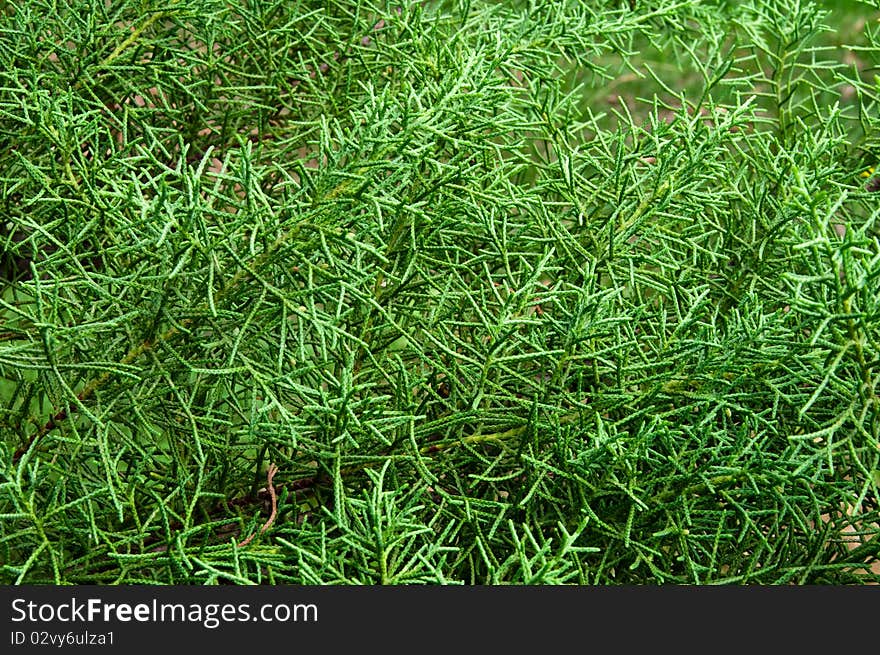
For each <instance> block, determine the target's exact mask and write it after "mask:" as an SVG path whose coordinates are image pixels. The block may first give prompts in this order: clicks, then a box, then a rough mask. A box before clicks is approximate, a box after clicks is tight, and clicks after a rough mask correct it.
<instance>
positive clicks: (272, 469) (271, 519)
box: [238, 464, 278, 548]
mask: <svg viewBox="0 0 880 655" xmlns="http://www.w3.org/2000/svg"><path fill="white" fill-rule="evenodd" d="M277 472H278V467H277V466H275V464H269V470H268V471H266V483H267V486H268V487H269V498H270V500H271V502H272V512H271V514H269V518H268V520H267V521H266V522H265V523H263V527H261V528H260V534H263V533H264V532H265V531H266V530H268V529H269V527H270V526H271V525H272V524H273V523H274V522H275V517H276V516H277V515H278V496H276V495H275V486H274V485H273V484H272V478H274V477H275V474H276V473H277ZM255 536H257V533H256V532H254V533H253V534H252V535H251V536H250V537H248V538H247V539H245V540H244V541H242V542H241V543H240V544H238V547H239V548H243V547H244V546H247V545H248V544H249V543H250V542H251V541H253V538H254V537H255Z"/></svg>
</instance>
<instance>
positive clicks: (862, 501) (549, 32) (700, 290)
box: [0, 0, 880, 584]
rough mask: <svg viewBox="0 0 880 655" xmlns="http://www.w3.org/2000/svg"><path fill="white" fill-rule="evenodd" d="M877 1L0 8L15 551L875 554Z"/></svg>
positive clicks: (513, 575) (8, 437) (619, 572)
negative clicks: (273, 470)
mask: <svg viewBox="0 0 880 655" xmlns="http://www.w3.org/2000/svg"><path fill="white" fill-rule="evenodd" d="M843 5H846V6H845V7H844V6H843ZM856 5H858V6H856ZM878 15H880V14H878V11H876V10H874V9H872V8H871V7H868V6H867V4H866V3H830V2H823V3H820V4H819V5H816V4H811V3H806V2H800V1H799V0H786V1H782V2H777V1H775V0H774V1H772V2H771V1H769V0H766V1H765V0H750V1H747V2H727V1H724V0H719V1H717V2H699V3H697V2H685V1H679V0H652V1H648V0H638V2H633V3H631V2H574V1H569V2H531V1H529V2H525V1H523V2H490V1H485V0H472V1H470V2H468V1H461V2H425V3H411V2H408V3H403V2H399V3H398V2H391V3H387V4H386V3H382V2H358V1H352V2H346V1H337V2H313V1H312V0H304V1H302V2H287V1H280V0H279V1H276V2H257V1H255V0H201V1H199V2H195V1H194V0H165V1H163V2H153V0H126V1H121V2H113V3H105V2H95V1H93V0H76V1H75V2H70V3H55V2H50V1H49V0H27V1H24V2H17V3H2V7H0V203H2V207H3V209H4V215H3V222H2V224H0V244H2V245H0V248H2V252H0V255H2V258H3V259H2V268H0V275H2V278H0V579H2V581H4V582H7V583H44V582H55V583H71V584H80V583H102V584H105V583H177V584H210V583H218V582H232V583H241V584H251V583H347V584H351V583H396V584H401V583H465V584H470V583H475V584H485V583H490V584H505V583H591V584H593V583H595V584H622V583H711V584H716V583H718V584H721V583H764V584H785V583H798V584H804V583H847V584H858V583H868V582H878V581H880V572H878V571H880V567H878V562H880V535H878V532H880V528H878V525H880V507H878V495H880V494H878V478H880V396H878V394H880V389H878V379H880V293H878V290H880V203H878V197H880V196H878V195H877V194H876V193H875V192H873V191H871V188H873V183H872V181H871V180H870V179H868V180H867V181H868V184H867V186H866V178H865V177H863V176H862V175H861V173H862V172H863V171H865V170H866V169H867V168H868V167H871V166H874V165H875V164H876V163H877V160H878V158H880V116H878V102H880V98H878V93H880V85H878V79H880V78H877V77H875V73H876V71H877V65H878V63H880V24H878V22H877V17H878ZM270 464H274V465H277V467H278V473H277V475H275V477H274V479H272V478H271V476H267V469H268V468H269V466H270ZM270 492H271V493H270ZM276 494H277V502H276V501H275V495H276ZM273 510H277V511H275V512H273ZM270 514H271V515H270ZM250 537H253V538H252V539H250ZM249 539H250V540H249ZM872 567H873V568H872Z"/></svg>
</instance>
